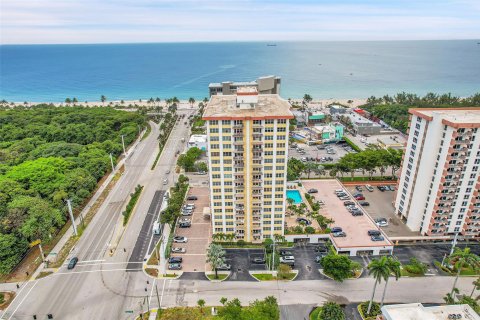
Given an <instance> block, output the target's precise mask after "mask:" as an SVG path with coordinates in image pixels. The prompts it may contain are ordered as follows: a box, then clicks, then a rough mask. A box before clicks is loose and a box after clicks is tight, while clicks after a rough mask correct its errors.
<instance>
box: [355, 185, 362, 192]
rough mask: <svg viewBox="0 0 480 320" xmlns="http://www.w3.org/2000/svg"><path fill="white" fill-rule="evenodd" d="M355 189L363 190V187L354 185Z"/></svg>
mask: <svg viewBox="0 0 480 320" xmlns="http://www.w3.org/2000/svg"><path fill="white" fill-rule="evenodd" d="M355 190H357V191H363V188H362V186H356V187H355Z"/></svg>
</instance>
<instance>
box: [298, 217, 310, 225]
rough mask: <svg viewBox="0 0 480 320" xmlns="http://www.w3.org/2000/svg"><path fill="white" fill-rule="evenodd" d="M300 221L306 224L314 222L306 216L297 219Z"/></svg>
mask: <svg viewBox="0 0 480 320" xmlns="http://www.w3.org/2000/svg"><path fill="white" fill-rule="evenodd" d="M296 221H297V222H298V223H304V224H305V225H307V226H309V225H311V224H312V222H311V221H310V220H308V219H305V218H297V220H296Z"/></svg>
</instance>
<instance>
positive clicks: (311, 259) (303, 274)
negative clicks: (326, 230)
mask: <svg viewBox="0 0 480 320" xmlns="http://www.w3.org/2000/svg"><path fill="white" fill-rule="evenodd" d="M315 247H316V245H312V244H304V243H298V244H297V245H296V246H295V248H291V249H288V250H292V249H293V256H294V257H295V268H294V269H296V270H298V275H297V277H296V278H295V280H319V279H325V277H324V276H322V275H321V274H320V272H318V269H319V268H320V265H319V264H318V263H316V262H315V257H316V256H317V253H316V252H315Z"/></svg>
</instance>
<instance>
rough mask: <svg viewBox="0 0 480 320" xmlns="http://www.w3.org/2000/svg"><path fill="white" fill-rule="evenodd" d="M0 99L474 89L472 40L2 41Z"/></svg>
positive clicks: (478, 81) (360, 94)
mask: <svg viewBox="0 0 480 320" xmlns="http://www.w3.org/2000/svg"><path fill="white" fill-rule="evenodd" d="M0 59H1V65H0V67H1V68H0V75H1V77H0V99H6V100H9V101H24V100H28V101H63V100H65V98H66V97H77V98H78V99H79V100H80V101H94V100H99V99H100V95H102V94H103V95H105V96H107V98H108V100H116V99H125V100H127V99H139V98H143V99H145V98H150V97H154V98H155V97H160V98H161V99H165V98H168V97H172V96H177V97H179V98H182V99H186V98H188V97H190V96H193V97H195V98H197V99H199V98H203V97H205V96H207V95H208V84H209V83H210V82H221V81H226V80H236V81H247V80H253V79H256V78H257V77H259V76H262V75H269V74H274V75H279V76H281V77H282V80H283V82H282V89H281V90H282V96H283V97H285V98H289V97H291V98H298V97H301V96H303V94H304V93H310V94H311V95H312V96H313V97H314V98H365V97H368V96H370V95H384V94H393V93H396V92H400V91H407V92H414V93H418V94H424V93H426V92H437V93H444V92H451V93H453V94H455V95H459V96H468V95H471V94H473V93H475V92H478V91H480V45H478V44H477V41H475V40H470V41H389V42H387V41H386V42H278V43H277V46H267V45H266V43H262V42H250V43H161V44H160V43H159V44H116V45H115V44H114V45H112V44H108V45H107V44H106V45H31V46H18V45H11V46H0Z"/></svg>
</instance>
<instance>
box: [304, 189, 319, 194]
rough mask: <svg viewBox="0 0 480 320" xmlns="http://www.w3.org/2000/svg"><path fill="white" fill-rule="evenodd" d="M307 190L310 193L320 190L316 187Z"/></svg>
mask: <svg viewBox="0 0 480 320" xmlns="http://www.w3.org/2000/svg"><path fill="white" fill-rule="evenodd" d="M307 192H308V193H317V192H318V190H317V189H315V188H312V189H308V191H307Z"/></svg>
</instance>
